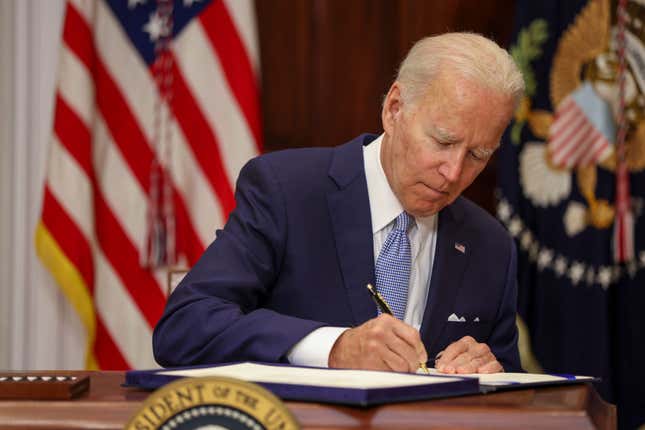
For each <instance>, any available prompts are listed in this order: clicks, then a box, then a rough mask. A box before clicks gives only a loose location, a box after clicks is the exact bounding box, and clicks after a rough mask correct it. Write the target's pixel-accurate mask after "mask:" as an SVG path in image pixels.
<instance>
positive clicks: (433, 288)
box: [421, 203, 469, 352]
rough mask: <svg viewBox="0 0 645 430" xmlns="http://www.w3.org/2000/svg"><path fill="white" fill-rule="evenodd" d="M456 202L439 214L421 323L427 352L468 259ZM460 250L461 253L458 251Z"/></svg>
mask: <svg viewBox="0 0 645 430" xmlns="http://www.w3.org/2000/svg"><path fill="white" fill-rule="evenodd" d="M460 215H461V213H460V211H459V210H458V207H457V203H453V204H452V205H451V206H449V207H447V208H445V209H443V210H442V211H441V212H440V213H439V229H438V233H437V234H438V236H437V248H436V250H435V258H434V263H433V267H432V278H431V281H430V289H429V291H428V302H427V304H426V310H425V313H424V316H423V323H422V324H421V337H422V339H423V342H424V343H425V345H426V346H429V348H428V352H430V350H431V349H432V348H433V346H434V344H435V343H436V341H437V340H438V338H439V335H440V334H441V331H442V330H443V327H444V325H445V324H446V320H447V318H448V316H449V315H450V314H451V313H452V312H453V311H454V307H455V301H456V299H457V294H458V292H459V288H460V287H461V284H462V279H463V274H464V270H465V268H466V263H467V262H468V253H469V247H468V242H467V241H466V237H464V229H463V228H462V227H463V225H462V222H461V216H460ZM462 251H463V252H462Z"/></svg>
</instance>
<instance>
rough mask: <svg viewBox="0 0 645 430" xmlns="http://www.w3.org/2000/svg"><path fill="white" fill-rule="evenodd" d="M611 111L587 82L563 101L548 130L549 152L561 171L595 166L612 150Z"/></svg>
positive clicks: (614, 128) (613, 128)
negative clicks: (562, 169)
mask: <svg viewBox="0 0 645 430" xmlns="http://www.w3.org/2000/svg"><path fill="white" fill-rule="evenodd" d="M610 109H611V108H610V107H609V105H608V103H607V102H605V101H604V100H603V99H601V98H600V96H598V95H597V94H596V92H595V91H594V90H593V89H592V88H591V85H590V84H588V83H585V84H583V85H582V86H581V87H580V88H579V89H578V90H576V91H574V92H573V93H572V94H570V95H568V96H567V97H565V98H564V100H562V102H561V103H560V104H559V105H558V108H557V109H556V112H555V117H554V120H553V124H552V125H551V128H550V130H549V134H550V136H549V143H548V151H549V155H550V157H551V161H552V162H553V164H554V165H555V166H557V167H560V168H567V169H571V168H574V167H580V166H588V165H590V164H595V163H596V162H598V160H602V159H603V158H605V157H607V156H608V155H609V154H611V152H612V151H613V141H614V136H615V130H616V127H615V124H614V123H613V120H612V114H611V110H610Z"/></svg>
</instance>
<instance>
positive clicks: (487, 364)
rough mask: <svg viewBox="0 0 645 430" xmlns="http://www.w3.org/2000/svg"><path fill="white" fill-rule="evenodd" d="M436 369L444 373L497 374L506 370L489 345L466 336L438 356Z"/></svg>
mask: <svg viewBox="0 0 645 430" xmlns="http://www.w3.org/2000/svg"><path fill="white" fill-rule="evenodd" d="M435 368H436V369H437V370H439V371H440V372H443V373H495V372H503V371H504V368H503V367H502V365H501V364H500V363H499V361H497V358H495V355H493V353H492V352H491V350H490V348H489V347H488V345H486V344H485V343H479V342H477V341H476V340H475V339H473V338H472V337H471V336H464V337H462V338H461V339H459V340H458V341H456V342H453V343H451V344H450V345H448V347H447V348H446V349H444V350H443V351H441V352H440V353H439V354H437V359H436V360H435Z"/></svg>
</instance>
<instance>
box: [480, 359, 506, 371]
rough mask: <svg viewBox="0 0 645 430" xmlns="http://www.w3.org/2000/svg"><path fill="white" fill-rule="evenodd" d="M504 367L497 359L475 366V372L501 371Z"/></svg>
mask: <svg viewBox="0 0 645 430" xmlns="http://www.w3.org/2000/svg"><path fill="white" fill-rule="evenodd" d="M503 371H504V367H503V366H502V365H501V364H500V362H499V361H497V360H493V361H489V362H488V363H486V364H484V365H483V366H480V367H479V368H477V373H497V372H503Z"/></svg>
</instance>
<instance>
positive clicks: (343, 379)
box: [125, 362, 480, 406]
mask: <svg viewBox="0 0 645 430" xmlns="http://www.w3.org/2000/svg"><path fill="white" fill-rule="evenodd" d="M200 376H225V377H232V378H237V379H243V380H246V381H249V382H254V383H257V384H259V385H261V386H263V387H264V388H266V389H268V390H269V391H271V392H273V394H275V395H276V396H278V397H280V398H282V399H284V400H297V401H313V402H324V403H336V404H344V405H361V406H369V405H376V404H382V403H392V402H403V401H413V400H425V399H433V398H438V397H452V396H461V395H465V394H477V393H479V392H480V391H479V390H480V387H479V381H478V380H477V379H476V378H462V377H458V376H446V375H418V374H408V373H396V372H378V371H365V370H345V369H321V368H314V367H301V366H291V365H283V364H262V363H251V362H246V363H230V364H222V365H216V366H198V367H183V368H173V369H156V370H132V371H129V372H127V373H126V381H125V385H126V386H136V387H139V388H144V389H156V388H159V387H160V386H162V385H164V384H167V383H169V382H172V381H174V380H176V379H179V378H183V377H200Z"/></svg>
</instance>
